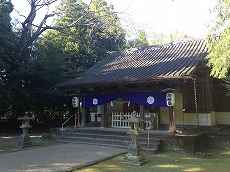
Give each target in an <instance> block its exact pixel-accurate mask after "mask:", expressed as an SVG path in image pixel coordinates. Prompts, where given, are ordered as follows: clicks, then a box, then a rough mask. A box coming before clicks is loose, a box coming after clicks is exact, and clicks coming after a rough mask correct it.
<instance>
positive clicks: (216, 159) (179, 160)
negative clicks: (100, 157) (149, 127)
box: [74, 149, 230, 172]
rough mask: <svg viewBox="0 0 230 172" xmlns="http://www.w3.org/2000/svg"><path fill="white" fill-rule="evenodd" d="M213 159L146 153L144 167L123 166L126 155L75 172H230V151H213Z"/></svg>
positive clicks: (187, 155) (176, 154)
mask: <svg viewBox="0 0 230 172" xmlns="http://www.w3.org/2000/svg"><path fill="white" fill-rule="evenodd" d="M206 152H207V153H213V154H214V156H213V157H212V158H201V157H197V156H194V155H191V154H187V153H183V152H165V153H159V154H147V153H145V154H144V155H145V157H146V159H148V160H149V162H148V163H146V164H144V165H142V166H135V165H129V164H122V163H121V160H122V159H123V158H124V155H121V156H117V157H115V158H112V159H109V160H106V161H103V162H100V163H97V164H94V165H92V166H88V167H85V168H82V169H79V170H76V171H74V172H140V171H143V172H229V171H230V150H229V149H228V150H222V149H212V150H207V151H206Z"/></svg>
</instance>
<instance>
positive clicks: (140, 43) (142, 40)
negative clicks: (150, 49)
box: [127, 29, 149, 48]
mask: <svg viewBox="0 0 230 172" xmlns="http://www.w3.org/2000/svg"><path fill="white" fill-rule="evenodd" d="M138 32H139V34H138V37H137V38H136V39H134V40H131V41H129V42H128V44H127V47H128V48H135V47H144V46H148V45H149V42H148V40H147V35H146V33H145V31H144V30H143V29H141V30H139V31H138Z"/></svg>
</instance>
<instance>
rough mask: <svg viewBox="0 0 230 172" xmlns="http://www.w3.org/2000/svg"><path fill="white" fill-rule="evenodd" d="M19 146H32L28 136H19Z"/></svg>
mask: <svg viewBox="0 0 230 172" xmlns="http://www.w3.org/2000/svg"><path fill="white" fill-rule="evenodd" d="M18 144H19V147H21V148H26V147H31V146H32V142H31V141H30V137H29V136H21V137H20V138H19V142H18Z"/></svg>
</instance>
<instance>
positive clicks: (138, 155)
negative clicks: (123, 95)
mask: <svg viewBox="0 0 230 172" xmlns="http://www.w3.org/2000/svg"><path fill="white" fill-rule="evenodd" d="M127 121H128V122H129V123H130V131H128V133H127V134H129V135H130V137H131V143H130V145H129V147H128V153H127V154H126V155H125V158H124V159H123V160H122V161H121V163H126V164H132V165H142V164H144V163H147V162H148V160H146V159H145V156H144V155H143V154H142V148H141V145H140V144H139V135H140V134H141V131H140V128H139V122H140V121H144V120H142V119H140V118H136V117H135V116H133V117H132V118H130V119H128V120H127Z"/></svg>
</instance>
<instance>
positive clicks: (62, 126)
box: [61, 114, 75, 137]
mask: <svg viewBox="0 0 230 172" xmlns="http://www.w3.org/2000/svg"><path fill="white" fill-rule="evenodd" d="M73 116H75V114H73V115H72V116H71V117H69V118H68V119H67V120H66V121H65V122H63V124H62V125H61V131H62V134H61V135H62V137H63V128H64V125H65V124H66V123H67V122H68V121H69V120H70V119H71V118H72V117H73Z"/></svg>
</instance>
